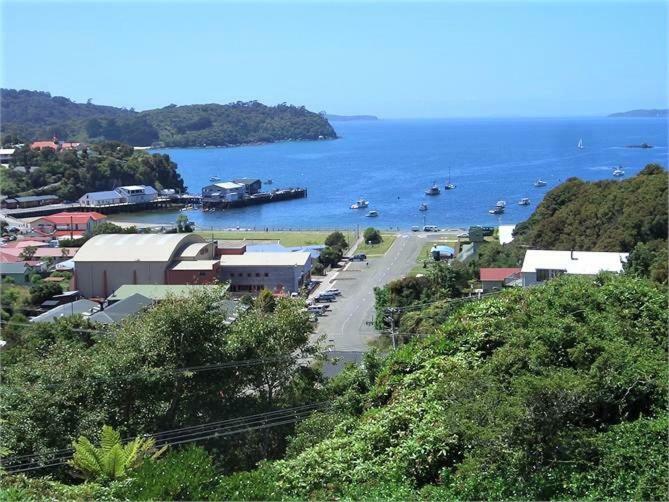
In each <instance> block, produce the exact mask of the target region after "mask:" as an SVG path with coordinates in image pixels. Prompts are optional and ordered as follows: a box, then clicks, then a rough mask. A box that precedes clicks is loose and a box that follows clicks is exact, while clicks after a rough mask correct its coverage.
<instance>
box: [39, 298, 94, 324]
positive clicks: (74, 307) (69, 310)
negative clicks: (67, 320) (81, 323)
mask: <svg viewBox="0 0 669 502" xmlns="http://www.w3.org/2000/svg"><path fill="white" fill-rule="evenodd" d="M99 306H100V305H99V304H97V303H95V302H92V301H90V300H77V301H76V302H72V303H66V304H65V305H61V306H59V307H56V308H54V309H51V310H49V311H47V312H44V313H43V314H41V315H38V316H37V317H33V318H32V319H30V322H50V321H55V320H56V319H60V318H63V317H69V316H73V315H80V314H83V313H85V312H89V311H90V310H91V309H93V308H96V307H99Z"/></svg>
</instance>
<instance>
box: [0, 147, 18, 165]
mask: <svg viewBox="0 0 669 502" xmlns="http://www.w3.org/2000/svg"><path fill="white" fill-rule="evenodd" d="M15 151H16V150H15V149H14V148H0V164H9V163H10V162H11V160H12V157H13V156H14V152H15Z"/></svg>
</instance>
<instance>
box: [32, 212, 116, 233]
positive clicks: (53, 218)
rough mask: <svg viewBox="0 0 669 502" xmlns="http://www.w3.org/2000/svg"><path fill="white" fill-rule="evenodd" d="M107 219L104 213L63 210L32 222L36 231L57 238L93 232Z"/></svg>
mask: <svg viewBox="0 0 669 502" xmlns="http://www.w3.org/2000/svg"><path fill="white" fill-rule="evenodd" d="M106 220H107V217H106V216H105V215H104V214H100V213H96V212H85V211H78V212H72V213H67V212H62V213H56V214H51V215H49V216H42V217H40V218H37V219H36V220H34V221H33V222H32V224H31V225H32V228H33V230H34V231H36V232H38V233H40V234H43V235H49V236H52V237H55V238H60V237H63V238H78V237H83V236H84V235H90V234H92V233H93V229H94V228H95V227H96V225H98V224H99V223H102V222H104V221H106Z"/></svg>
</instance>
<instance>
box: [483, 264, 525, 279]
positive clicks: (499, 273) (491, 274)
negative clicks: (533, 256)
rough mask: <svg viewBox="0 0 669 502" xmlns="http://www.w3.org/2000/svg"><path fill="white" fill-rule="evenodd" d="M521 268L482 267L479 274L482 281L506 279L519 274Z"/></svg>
mask: <svg viewBox="0 0 669 502" xmlns="http://www.w3.org/2000/svg"><path fill="white" fill-rule="evenodd" d="M519 273H520V268H512V267H511V268H482V269H480V270H479V274H480V277H481V280H482V281H504V279H506V278H507V277H509V276H510V275H513V274H519Z"/></svg>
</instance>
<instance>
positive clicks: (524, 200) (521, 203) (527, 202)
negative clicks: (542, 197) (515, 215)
mask: <svg viewBox="0 0 669 502" xmlns="http://www.w3.org/2000/svg"><path fill="white" fill-rule="evenodd" d="M518 205H519V206H529V205H530V199H528V198H527V197H523V198H522V199H520V200H519V201H518Z"/></svg>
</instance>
